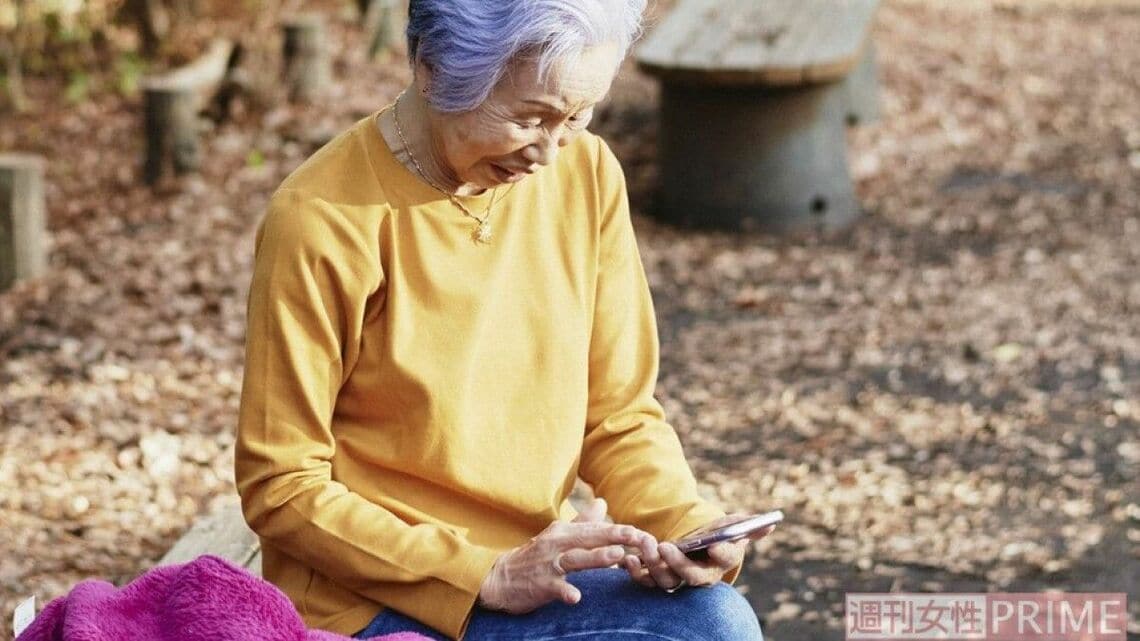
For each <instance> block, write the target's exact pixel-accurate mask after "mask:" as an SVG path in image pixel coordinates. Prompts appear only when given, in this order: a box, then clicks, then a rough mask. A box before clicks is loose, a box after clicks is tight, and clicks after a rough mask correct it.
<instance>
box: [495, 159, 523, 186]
mask: <svg viewBox="0 0 1140 641" xmlns="http://www.w3.org/2000/svg"><path fill="white" fill-rule="evenodd" d="M491 169H492V170H493V171H494V172H495V178H497V179H498V180H499V182H504V183H514V182H518V181H520V180H522V179H523V178H526V177H527V175H528V174H529V173H530V172H527V171H523V170H518V171H515V170H511V169H507V168H506V167H503V166H501V165H496V164H494V163H491Z"/></svg>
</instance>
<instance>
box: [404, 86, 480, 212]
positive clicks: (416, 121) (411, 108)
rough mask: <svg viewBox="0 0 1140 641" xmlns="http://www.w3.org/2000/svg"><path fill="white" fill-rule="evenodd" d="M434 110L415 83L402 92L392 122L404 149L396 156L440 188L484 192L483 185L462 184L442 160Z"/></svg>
mask: <svg viewBox="0 0 1140 641" xmlns="http://www.w3.org/2000/svg"><path fill="white" fill-rule="evenodd" d="M430 109H431V107H430V106H429V105H428V104H427V101H426V100H424V98H423V96H421V95H420V94H419V92H417V91H415V86H414V85H413V86H412V87H409V88H408V90H407V91H405V92H404V93H402V94H400V97H399V98H398V99H397V100H396V104H395V107H394V108H393V110H392V124H393V126H394V127H395V128H396V131H397V140H398V141H399V142H400V146H401V151H403V153H397V154H396V157H397V158H399V159H400V162H402V163H403V164H404V165H405V166H406V167H407V168H408V169H409V170H411V171H412V172H413V173H415V174H416V175H417V176H419V177H420V178H422V179H424V180H425V181H426V182H427V183H428V184H430V185H432V186H433V187H435V188H436V189H440V190H442V191H444V192H447V193H449V194H455V195H458V196H472V195H476V194H478V193H481V192H483V191H484V190H483V189H482V188H479V187H477V186H475V185H468V184H464V183H461V182H460V181H459V179H458V178H456V177H455V176H454V174H453V173H452V172H451V171H449V170H447V169H445V167H446V165H445V163H443V162H442V161H441V160H440V158H441V156H442V154H440V153H438V152H437V151H436V149H437V146H436V144H435V139H434V138H433V137H432V132H431V115H430ZM397 110H398V113H397ZM401 132H402V136H401V135H400V134H401ZM405 143H406V145H405Z"/></svg>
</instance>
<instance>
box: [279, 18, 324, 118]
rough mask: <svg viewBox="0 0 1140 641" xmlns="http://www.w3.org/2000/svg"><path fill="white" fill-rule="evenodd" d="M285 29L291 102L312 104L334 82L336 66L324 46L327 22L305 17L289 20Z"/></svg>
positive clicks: (287, 83) (286, 73) (286, 80)
mask: <svg viewBox="0 0 1140 641" xmlns="http://www.w3.org/2000/svg"><path fill="white" fill-rule="evenodd" d="M282 28H283V29H284V32H285V45H284V59H285V82H286V86H287V87H288V88H289V99H290V100H294V101H298V102H308V101H311V100H313V99H314V98H316V97H317V96H319V95H320V94H321V92H322V91H324V90H325V88H326V87H327V86H328V85H329V83H330V82H331V81H332V63H331V61H330V58H329V55H328V50H327V49H326V48H325V44H324V39H325V34H324V31H325V24H324V20H323V19H322V18H321V16H320V15H318V14H303V15H299V16H297V17H295V18H293V19H291V20H288V21H287V22H285V23H284V24H283V25H282Z"/></svg>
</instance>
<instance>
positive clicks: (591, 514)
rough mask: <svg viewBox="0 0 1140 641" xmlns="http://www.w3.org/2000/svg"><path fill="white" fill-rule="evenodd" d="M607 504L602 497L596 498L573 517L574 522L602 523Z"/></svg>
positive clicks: (607, 507)
mask: <svg viewBox="0 0 1140 641" xmlns="http://www.w3.org/2000/svg"><path fill="white" fill-rule="evenodd" d="M608 509H609V506H607V505H606V500H605V499H603V498H596V499H594V500H593V501H591V502H590V504H589V505H587V506H586V508H585V509H584V510H582V511H581V512H580V513H579V514H578V516H577V517H575V518H574V521H573V522H574V523H603V522H605V520H606V511H607V510H608Z"/></svg>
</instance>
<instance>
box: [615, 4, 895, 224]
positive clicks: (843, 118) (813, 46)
mask: <svg viewBox="0 0 1140 641" xmlns="http://www.w3.org/2000/svg"><path fill="white" fill-rule="evenodd" d="M877 5H878V0H678V2H677V5H676V7H675V8H674V9H673V10H672V12H671V13H670V14H668V16H666V18H665V19H664V20H663V21H662V22H661V24H660V25H659V26H658V27H657V28H656V29H654V30H653V32H652V33H650V34H649V36H648V37H647V38H646V41H645V42H644V43H643V44H642V45H641V46H640V47H639V48H638V51H637V61H638V64H639V66H640V68H641V69H642V70H643V71H645V72H647V73H649V74H651V75H653V76H656V77H657V78H658V79H659V80H660V82H661V107H660V109H661V114H660V116H661V118H660V130H659V134H658V143H657V145H658V158H659V165H658V167H659V172H660V174H659V176H660V178H659V181H660V183H659V184H660V188H659V191H658V194H657V202H656V204H655V206H654V209H655V213H656V214H657V215H658V216H659V217H661V218H662V219H664V220H666V221H668V222H672V223H676V224H680V225H684V226H699V227H714V228H728V229H742V228H743V229H751V228H760V229H765V230H771V231H786V230H795V229H802V228H805V227H820V226H822V227H828V228H834V227H841V226H843V225H846V224H848V223H849V222H851V221H852V220H854V219H855V218H856V217H857V216H858V215H859V206H858V203H857V202H856V200H855V195H854V188H853V186H852V184H851V178H850V174H849V172H848V169H847V153H846V125H847V123H848V122H849V121H851V120H868V119H873V118H874V117H875V116H876V114H877V106H876V105H877V81H876V75H877V74H876V72H875V61H874V54H873V51H872V50H871V49H870V47H869V45H868V42H869V37H868V34H869V31H870V25H871V22H872V20H873V18H874V14H875V10H876V8H877Z"/></svg>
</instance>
